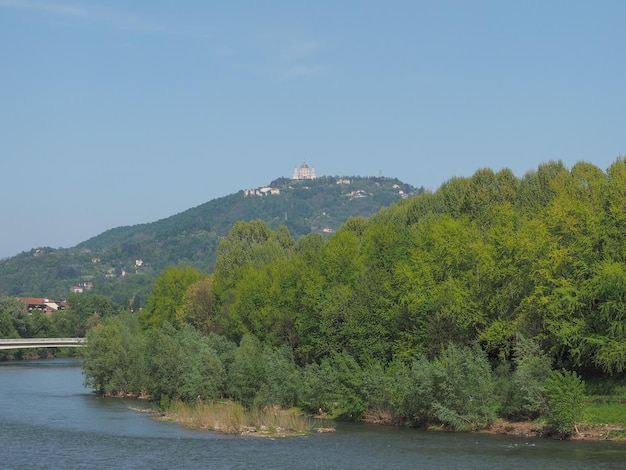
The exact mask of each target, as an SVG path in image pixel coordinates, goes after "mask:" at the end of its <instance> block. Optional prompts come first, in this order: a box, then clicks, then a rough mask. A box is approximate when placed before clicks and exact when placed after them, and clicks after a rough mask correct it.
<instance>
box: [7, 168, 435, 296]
mask: <svg viewBox="0 0 626 470" xmlns="http://www.w3.org/2000/svg"><path fill="white" fill-rule="evenodd" d="M422 191H423V189H419V190H417V189H416V188H414V187H413V186H411V185H408V184H405V183H402V182H401V181H399V180H398V179H395V178H385V177H380V178H364V177H343V178H339V177H320V178H318V179H315V180H304V181H294V180H291V179H287V178H280V179H277V180H275V181H273V182H272V183H270V184H269V185H268V186H267V187H260V188H255V189H254V190H246V191H243V190H242V191H239V192H238V193H236V194H231V195H228V196H224V197H221V198H217V199H214V200H211V201H209V202H207V203H205V204H201V205H199V206H197V207H194V208H191V209H188V210H186V211H184V212H181V213H179V214H176V215H173V216H171V217H167V218H165V219H162V220H158V221H156V222H152V223H147V224H139V225H133V226H126V227H117V228H113V229H111V230H108V231H106V232H104V233H102V234H100V235H98V236H96V237H93V238H91V239H89V240H86V241H84V242H82V243H80V244H78V245H77V246H75V247H73V248H63V249H53V248H37V249H32V250H30V251H28V252H23V253H21V254H19V255H17V256H14V257H12V258H8V259H5V260H1V261H0V295H12V296H18V295H22V296H45V297H50V298H56V299H62V298H65V297H66V296H67V295H68V293H70V292H71V290H72V289H73V288H75V287H77V288H83V289H86V288H90V289H91V291H92V292H94V293H99V294H103V295H107V296H109V297H111V298H113V299H114V300H116V301H118V302H126V301H128V300H129V299H134V301H135V303H136V304H139V305H141V304H142V303H143V301H145V298H146V296H147V294H148V292H149V290H150V288H151V286H152V283H153V281H154V279H155V277H156V276H157V275H158V274H159V273H160V272H161V271H162V270H163V269H164V268H165V267H167V266H170V265H184V264H186V265H190V266H193V267H195V268H197V269H199V270H201V271H204V272H210V271H211V270H212V269H213V264H214V263H215V252H216V249H217V246H218V244H219V242H220V240H221V239H222V238H223V237H225V236H226V235H227V234H228V232H229V230H230V228H231V227H232V225H233V224H234V223H235V222H237V221H240V220H245V221H249V220H257V219H258V220H263V221H265V222H266V223H267V224H268V225H269V226H270V227H271V228H272V229H276V228H277V227H278V226H279V225H285V226H286V227H287V228H288V229H289V232H290V233H291V235H292V236H293V237H294V238H299V237H301V236H303V235H306V234H309V233H312V232H320V233H325V234H329V233H332V232H334V231H335V230H336V229H337V228H339V227H340V226H341V224H342V223H344V222H345V221H346V220H347V219H348V218H349V217H368V216H370V215H372V214H375V213H377V212H378V211H379V210H380V209H381V208H383V207H387V206H389V205H391V204H393V203H394V202H396V201H399V200H400V199H402V198H406V197H408V196H410V195H412V194H417V193H421V192H422Z"/></svg>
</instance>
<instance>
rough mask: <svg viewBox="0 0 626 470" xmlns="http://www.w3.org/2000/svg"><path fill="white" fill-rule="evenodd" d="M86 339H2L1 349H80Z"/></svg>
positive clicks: (0, 341)
mask: <svg viewBox="0 0 626 470" xmlns="http://www.w3.org/2000/svg"><path fill="white" fill-rule="evenodd" d="M85 342H86V338H16V339H0V349H32V348H78V347H81V346H83V345H84V344H85Z"/></svg>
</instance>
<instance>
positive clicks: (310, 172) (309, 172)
mask: <svg viewBox="0 0 626 470" xmlns="http://www.w3.org/2000/svg"><path fill="white" fill-rule="evenodd" d="M315 178H316V176H315V168H313V167H311V168H309V165H307V164H306V162H302V165H300V168H298V167H295V168H294V170H293V178H292V179H294V180H314V179H315Z"/></svg>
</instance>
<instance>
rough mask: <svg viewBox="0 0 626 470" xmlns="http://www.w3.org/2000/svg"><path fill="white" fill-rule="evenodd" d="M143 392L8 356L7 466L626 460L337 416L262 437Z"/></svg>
mask: <svg viewBox="0 0 626 470" xmlns="http://www.w3.org/2000/svg"><path fill="white" fill-rule="evenodd" d="M146 406H147V404H146V403H145V402H142V401H140V400H131V399H115V398H101V397H97V396H96V395H94V394H93V393H92V392H91V391H90V390H88V389H86V388H85V387H84V386H83V376H82V371H81V365H80V362H78V361H76V360H73V359H53V360H41V361H24V362H5V363H0V436H1V441H0V442H1V447H0V468H6V469H33V468H35V469H40V468H41V469H44V468H64V469H82V468H105V467H110V468H117V469H124V468H129V469H130V468H132V469H137V468H150V469H161V468H163V469H165V468H167V469H171V468H185V469H195V468H198V469H201V468H207V469H209V468H210V469H222V468H223V469H237V468H239V469H247V468H272V469H293V468H302V469H318V468H319V469H353V468H354V469H370V468H371V469H380V468H416V469H432V468H446V469H451V468H453V469H454V468H459V469H461V468H463V469H472V468H474V469H481V470H482V469H503V468H508V469H516V468H520V469H522V468H523V469H527V468H550V469H568V470H572V469H589V468H594V469H601V468H607V469H613V468H614V469H618V468H619V469H621V468H626V444H623V443H614V442H569V441H552V440H547V439H537V438H535V439H530V438H518V437H509V436H491V435H483V434H471V433H467V434H464V433H447V432H434V431H424V430H416V429H408V428H396V427H387V426H374V425H364V424H354V423H337V426H336V427H337V431H336V432H335V433H332V434H312V435H309V436H304V437H297V438H286V439H260V438H253V437H237V436H227V435H222V434H219V433H212V432H199V431H190V430H186V429H184V428H182V427H181V426H180V425H178V424H176V423H168V422H161V421H155V420H153V419H152V418H151V416H150V415H149V414H148V413H139V412H137V411H133V410H131V409H130V408H131V407H133V408H135V407H146Z"/></svg>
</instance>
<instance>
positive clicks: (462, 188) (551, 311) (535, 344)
mask: <svg viewBox="0 0 626 470" xmlns="http://www.w3.org/2000/svg"><path fill="white" fill-rule="evenodd" d="M625 262H626V159H624V158H619V159H617V160H616V161H615V162H614V163H613V164H612V165H611V167H610V168H609V169H608V170H607V171H606V172H604V171H602V170H600V169H598V168H596V167H594V166H593V165H591V164H589V163H579V164H577V165H575V166H574V167H573V168H571V169H567V168H565V167H564V165H563V164H562V163H561V162H548V163H546V164H544V165H541V166H540V167H539V168H538V169H537V170H536V171H532V172H529V173H527V174H526V175H525V176H524V177H523V178H520V179H518V178H516V177H515V176H514V175H513V174H512V173H511V172H510V171H509V170H501V171H499V172H497V173H495V172H493V171H491V170H489V169H482V170H479V171H477V172H476V173H475V174H474V175H473V176H472V177H470V178H454V179H451V180H450V181H448V182H447V183H445V184H444V185H442V186H441V188H439V190H437V191H436V192H434V193H425V194H422V195H420V196H416V197H413V198H410V199H407V200H404V201H401V202H399V203H397V204H395V205H393V206H391V207H389V208H387V209H384V210H382V211H381V212H380V213H379V214H377V215H375V216H373V217H371V218H369V219H363V218H354V219H350V220H348V222H346V224H344V225H343V226H342V227H341V228H340V229H339V230H338V231H337V232H336V233H335V234H333V235H332V236H330V237H329V238H328V239H325V238H323V237H321V236H319V235H309V236H306V237H302V238H300V239H299V240H293V239H292V238H291V236H290V235H289V232H288V231H287V230H286V229H285V228H280V229H278V230H276V231H274V230H271V229H270V228H269V227H268V226H267V225H266V224H265V223H264V222H262V221H254V222H239V223H237V224H235V225H234V226H233V228H232V230H231V232H230V234H229V235H228V236H227V237H226V238H225V239H224V240H223V241H222V242H221V244H220V247H219V249H218V259H217V263H216V267H215V271H214V273H213V275H212V276H211V277H210V278H206V277H203V276H201V275H200V274H199V273H197V272H187V271H183V270H181V269H180V268H176V269H175V270H169V271H166V272H165V273H164V274H163V275H162V276H161V278H160V279H159V281H160V282H157V285H156V286H155V289H154V291H153V294H152V296H151V297H150V300H149V302H148V305H149V307H148V308H147V309H146V312H145V313H142V314H141V316H140V318H141V319H142V321H143V324H144V326H149V327H152V328H155V329H156V330H155V331H153V332H152V333H150V335H157V336H158V335H163V334H165V335H166V336H176V335H178V334H179V333H174V332H175V331H182V330H185V331H187V330H186V328H189V327H195V328H196V329H197V330H198V331H200V332H202V333H203V334H206V333H209V334H210V335H216V336H213V338H215V337H218V336H217V335H219V337H220V338H222V340H223V341H226V342H228V344H231V345H237V344H238V345H239V346H233V347H230V348H226V349H227V350H228V351H230V352H229V353H228V354H222V353H220V352H219V351H218V349H220V348H219V347H217V346H215V348H214V349H213V352H211V353H208V352H207V354H209V355H210V356H211V357H213V355H214V354H216V355H217V357H218V358H219V360H220V361H223V362H222V366H223V367H224V371H225V372H224V374H225V376H226V377H227V379H226V384H227V385H224V384H223V383H222V382H219V381H218V382H219V383H216V384H214V385H211V386H210V387H209V385H199V384H200V382H197V381H196V382H190V383H194V384H196V385H194V386H193V387H192V388H193V390H197V389H202V390H212V391H211V392H208V391H207V392H206V395H207V396H215V393H216V392H215V390H221V393H224V394H226V395H228V396H230V397H233V398H236V399H237V400H239V401H241V402H243V403H246V404H253V403H259V404H260V403H263V404H267V403H270V402H272V401H275V402H276V403H279V402H280V404H281V405H283V406H287V405H288V404H290V403H293V402H297V403H299V404H300V405H301V406H303V407H304V408H306V409H310V410H319V409H322V410H329V411H330V410H333V409H336V408H340V409H341V410H342V411H343V412H344V413H346V415H347V416H350V417H353V418H354V417H359V416H361V415H362V414H363V413H365V412H367V411H368V410H370V411H371V410H372V408H373V407H378V408H382V409H386V410H390V411H392V412H394V413H397V414H399V415H401V416H403V417H404V419H405V420H408V421H410V422H413V423H416V424H420V423H425V422H432V421H437V422H440V423H444V424H446V425H449V426H451V427H455V428H461V429H462V428H479V427H483V426H485V425H487V424H488V423H489V422H490V421H492V420H493V419H494V417H495V416H496V414H498V413H499V414H500V415H503V416H509V417H536V416H538V415H540V414H546V413H548V414H550V413H552V415H553V418H554V422H553V425H554V427H555V429H557V430H560V431H561V432H566V430H568V429H570V428H571V420H572V419H574V418H572V416H573V415H571V414H570V415H568V414H567V413H566V412H565V410H566V409H574V408H576V407H578V406H579V405H580V399H581V398H580V397H581V396H582V392H581V390H582V389H583V388H584V386H583V385H582V383H580V384H579V381H578V375H574V374H573V372H571V373H570V372H567V373H565V372H559V373H553V372H551V370H552V369H553V368H555V369H559V370H560V369H566V370H568V371H576V372H577V373H580V374H583V375H594V374H596V375H597V374H613V375H615V374H622V373H623V372H624V371H625V370H626V346H625V345H626V327H625V326H624V325H625V324H626V321H625V320H626V267H625V266H626V264H625ZM168 325H169V326H168ZM111 327H112V326H111ZM164 328H166V329H164ZM167 328H169V330H167ZM179 329H180V330H179ZM168 331H169V333H168ZM185 334H187V335H188V336H185V338H187V339H185V341H192V339H190V338H192V337H191V336H190V333H185ZM155 337H156V336H155ZM150 338H152V340H153V341H154V338H153V336H149V339H150ZM159 341H160V342H159V344H163V345H167V347H168V348H169V349H168V350H171V354H170V355H171V356H172V357H186V356H185V355H188V354H190V353H189V352H188V351H189V350H188V349H185V347H183V346H181V345H180V344H179V343H176V342H175V341H174V343H172V344H170V342H168V341H166V340H165V339H164V338H162V339H161V340H159ZM177 341H178V340H177ZM193 341H197V339H193ZM148 344H150V343H148ZM177 344H178V345H177ZM211 344H213V345H215V344H217V343H215V342H213V343H211ZM220 344H221V343H220ZM208 347H209V349H211V348H212V347H213V346H208ZM233 348H235V349H233ZM185 351H187V352H185ZM153 353H154V354H157V353H158V351H157V350H155V351H153ZM181 354H182V356H181ZM177 355H178V356H177ZM194 360H196V359H194ZM211 361H213V363H214V366H211V367H212V369H211V370H213V372H211V373H214V374H217V376H220V377H221V375H220V374H221V372H219V370H221V369H220V367H219V364H218V362H217V360H215V358H214V357H213V359H211ZM167 364H169V365H167V367H169V369H166V368H165V367H166V365H165V364H164V365H159V367H160V369H159V370H168V374H170V375H172V376H173V377H183V378H185V377H187V376H186V375H185V374H188V372H185V371H184V370H178V369H176V368H175V367H174V364H173V363H169V362H168V363H167ZM270 364H273V365H272V366H270ZM294 367H297V370H298V371H299V372H298V374H296V373H295V372H294ZM216 371H217V372H216ZM207 373H208V372H207ZM548 378H550V381H548ZM180 380H183V379H180ZM184 380H187V379H184ZM194 380H195V379H194ZM568 383H572V384H574V385H575V386H576V393H573V394H567V393H561V392H562V389H563V387H565V386H564V385H563V384H568ZM277 384H283V385H284V387H279V386H277ZM287 384H289V386H288V387H287ZM459 384H462V385H463V387H461V388H460V385H459ZM545 384H548V385H547V388H546V385H545ZM154 387H156V385H155V386H154ZM202 387H205V388H202ZM206 387H209V388H206ZM211 387H213V388H211ZM155 390H156V391H157V393H159V394H164V395H167V396H170V395H172V398H175V397H183V396H190V395H189V393H188V392H183V390H182V389H176V390H175V389H167V390H166V389H159V388H158V387H156V388H155ZM567 400H570V401H571V403H570V405H568V406H569V408H568V407H567V406H566V407H565V408H563V407H562V406H561V405H562V404H563V402H567ZM576 409H578V408H576Z"/></svg>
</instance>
